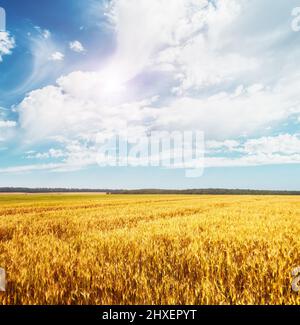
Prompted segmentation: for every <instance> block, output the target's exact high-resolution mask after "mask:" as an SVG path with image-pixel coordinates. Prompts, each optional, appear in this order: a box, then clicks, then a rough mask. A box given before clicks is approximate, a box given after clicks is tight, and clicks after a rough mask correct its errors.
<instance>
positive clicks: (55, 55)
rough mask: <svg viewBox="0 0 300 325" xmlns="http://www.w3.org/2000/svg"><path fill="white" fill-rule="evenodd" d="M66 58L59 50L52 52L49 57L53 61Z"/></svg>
mask: <svg viewBox="0 0 300 325" xmlns="http://www.w3.org/2000/svg"><path fill="white" fill-rule="evenodd" d="M64 58H65V55H64V54H63V53H61V52H59V51H56V52H54V53H52V54H51V55H50V57H49V60H51V61H63V59H64Z"/></svg>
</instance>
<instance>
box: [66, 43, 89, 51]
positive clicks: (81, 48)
mask: <svg viewBox="0 0 300 325" xmlns="http://www.w3.org/2000/svg"><path fill="white" fill-rule="evenodd" d="M69 47H70V49H71V50H72V51H74V52H77V53H83V52H85V51H86V50H85V48H84V46H83V45H82V44H81V43H80V42H79V41H74V42H70V43H69Z"/></svg>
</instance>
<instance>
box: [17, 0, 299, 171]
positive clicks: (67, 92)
mask: <svg viewBox="0 0 300 325" xmlns="http://www.w3.org/2000/svg"><path fill="white" fill-rule="evenodd" d="M255 3H256V4H257V6H258V8H255V9H253V8H252V4H251V2H249V1H244V0H242V1H237V0H228V1H226V2H225V1H214V2H212V1H208V0H174V1H173V0H172V1H170V0H153V1H149V0H114V1H112V3H111V6H110V7H109V10H110V12H109V15H108V17H109V19H110V22H111V24H112V25H113V26H114V32H115V34H116V51H115V53H113V55H112V57H111V60H110V61H109V62H108V64H107V66H106V67H104V68H102V69H101V70H95V71H89V72H84V71H74V72H72V73H70V74H67V75H64V76H61V77H60V78H58V80H57V81H56V84H54V85H51V86H47V87H44V88H42V89H37V90H35V91H32V92H30V93H28V94H27V96H26V98H24V100H23V101H21V103H20V104H19V105H17V107H16V110H17V112H18V113H19V122H20V127H21V130H22V132H23V133H24V139H25V140H26V141H28V142H33V143H34V142H36V141H40V140H42V141H45V140H51V141H56V142H58V143H59V144H60V145H62V146H64V147H65V152H66V156H65V157H55V156H54V155H53V154H51V153H50V152H47V153H41V154H40V156H39V157H37V156H36V158H49V159H50V158H63V159H64V163H65V164H66V165H68V166H73V168H75V167H74V166H77V167H78V166H79V165H82V166H83V165H88V164H92V163H95V161H96V145H95V142H96V138H97V136H98V135H99V133H100V135H103V136H109V135H112V134H114V133H116V132H118V133H120V132H125V131H126V132H127V131H128V130H129V131H130V132H132V133H133V134H135V135H137V136H138V135H142V134H145V133H147V132H151V131H154V130H168V131H173V130H179V131H185V130H200V131H204V132H205V136H206V138H207V139H208V142H207V147H208V151H209V152H210V153H211V152H214V153H218V154H220V153H221V154H222V153H224V152H227V153H233V154H234V153H236V154H239V156H238V157H227V156H226V155H224V156H222V155H221V156H220V157H219V156H218V157H213V156H209V157H208V158H207V165H208V166H221V165H222V164H223V165H226V166H229V165H231V166H234V165H251V164H252V165H255V164H266V163H270V162H272V161H274V162H276V163H283V162H286V163H291V162H295V161H298V158H299V152H297V151H295V150H294V149H293V150H294V151H293V150H292V149H287V148H283V149H282V150H283V151H282V152H277V151H268V150H270V146H271V144H273V146H274V147H276V146H277V145H278V144H279V142H280V141H286V142H287V143H289V144H290V143H294V147H297V146H298V142H297V141H298V140H297V139H298V136H297V135H280V136H278V137H273V138H272V137H271V138H270V137H269V135H268V133H269V132H270V128H271V130H272V129H273V128H278V127H279V126H280V125H281V124H282V123H283V122H286V121H288V120H290V119H292V120H294V121H297V120H298V119H299V115H300V106H299V103H300V95H299V86H300V75H299V74H297V72H295V71H296V70H295V69H293V68H292V67H293V65H291V64H290V63H288V62H287V60H286V58H285V57H284V56H283V55H280V54H276V55H274V51H275V50H274V49H276V46H278V44H281V43H284V40H286V39H287V38H286V37H287V36H286V31H285V30H283V31H282V30H280V31H278V30H268V29H266V28H264V27H261V28H262V31H261V33H256V32H255V31H254V32H253V33H252V34H251V33H250V34H249V33H248V34H246V33H244V34H243V33H238V32H237V30H238V29H239V27H240V28H244V29H245V30H247V28H249V26H248V23H249V21H251V22H253V17H252V15H254V14H259V13H260V12H264V11H261V10H260V5H259V2H257V1H256V2H255ZM274 6H277V5H275V4H274ZM276 8H277V7H276ZM241 16H242V18H241ZM249 17H250V18H251V19H250V18H249ZM46 40H47V41H49V40H48V38H45V37H44V36H43V39H42V40H39V44H40V45H41V44H44V45H45V41H46ZM259 40H260V41H259ZM69 46H70V49H71V50H74V51H75V52H84V47H83V46H82V44H81V43H80V42H79V41H74V42H71V43H70V44H69ZM42 49H47V50H45V51H44V53H47V55H48V57H49V55H50V56H51V55H52V59H54V60H58V61H59V60H63V58H64V57H63V54H62V53H60V52H54V50H53V49H54V46H53V47H52V48H51V52H50V53H49V48H48V47H47V46H42ZM276 53H277V52H276ZM299 54H300V53H299V51H297V50H295V51H294V52H293V53H292V54H290V57H291V58H293V60H291V62H297V61H296V58H297V56H298V55H299ZM151 73H153V74H154V75H155V76H156V78H153V80H152V79H151V76H152V75H151ZM156 74H157V75H156ZM149 76H150V77H149ZM147 78H149V79H150V80H148V83H147V85H148V86H147V87H148V88H147V87H146V86H144V84H143V82H142V81H144V80H145V79H147ZM163 78H165V79H163ZM157 80H164V81H165V80H166V83H165V85H163V86H162V82H158V81H157ZM149 85H150V86H149ZM133 89H134V90H133ZM241 138H243V141H242V142H241V140H240V139H241ZM247 139H249V141H247ZM294 147H293V148H294ZM259 148H262V150H261V152H259ZM267 148H269V149H268V150H267ZM289 150H290V151H289ZM43 168H44V167H43ZM57 168H61V166H58V167H57Z"/></svg>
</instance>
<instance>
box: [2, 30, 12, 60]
mask: <svg viewBox="0 0 300 325" xmlns="http://www.w3.org/2000/svg"><path fill="white" fill-rule="evenodd" d="M15 46H16V42H15V39H14V37H12V36H10V35H9V33H8V32H1V31H0V62H2V60H3V56H4V55H9V54H11V53H12V50H13V49H14V47H15Z"/></svg>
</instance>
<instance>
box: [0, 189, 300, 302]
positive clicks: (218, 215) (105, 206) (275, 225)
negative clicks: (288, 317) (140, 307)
mask: <svg viewBox="0 0 300 325" xmlns="http://www.w3.org/2000/svg"><path fill="white" fill-rule="evenodd" d="M297 266H300V199H299V197H297V196H294V197H292V196H188V195H163V196H156V195H139V196H131V195H123V196H121V195H97V194H92V195H90V194H89V195H88V194H85V195H79V194H76V195H75V194H74V195H70V194H68V195H58V194H52V195H22V194H19V195H1V196H0V267H2V268H4V269H5V270H6V273H7V290H6V292H5V293H0V304H18V305H19V304H99V305H104V304H121V305H122V304H167V305H168V304H196V305H198V304H201V305H202V304H205V305H207V304H299V303H300V294H297V293H295V292H293V291H292V290H291V282H292V276H291V271H292V270H293V268H295V267H297Z"/></svg>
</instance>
